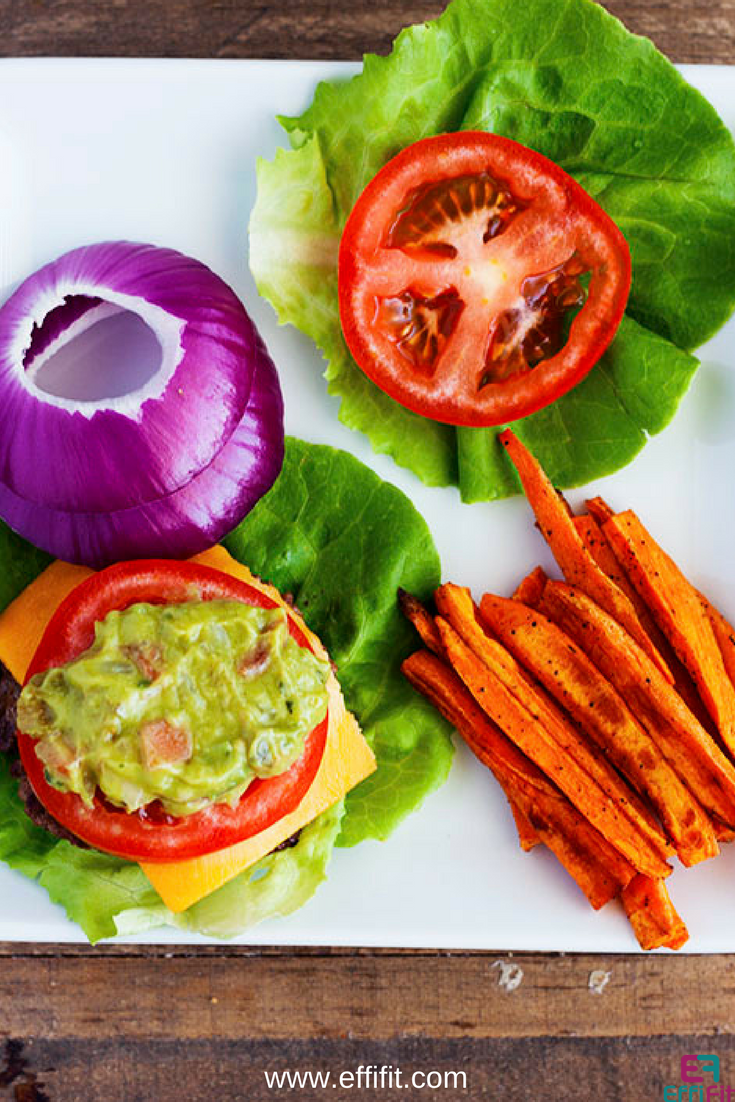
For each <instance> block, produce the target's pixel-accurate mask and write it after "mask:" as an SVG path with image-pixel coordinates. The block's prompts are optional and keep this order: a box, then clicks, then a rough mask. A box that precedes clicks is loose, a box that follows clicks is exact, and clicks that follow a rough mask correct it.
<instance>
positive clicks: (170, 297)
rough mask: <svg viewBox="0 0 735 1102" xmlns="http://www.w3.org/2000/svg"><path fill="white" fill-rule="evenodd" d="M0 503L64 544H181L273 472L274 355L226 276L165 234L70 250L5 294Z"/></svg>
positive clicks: (98, 561)
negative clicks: (167, 245) (163, 241)
mask: <svg viewBox="0 0 735 1102" xmlns="http://www.w3.org/2000/svg"><path fill="white" fill-rule="evenodd" d="M0 409H1V410H2V417H3V424H2V429H0V516H2V518H3V519H4V520H5V521H6V522H7V523H8V524H9V525H10V527H11V528H13V529H15V531H16V532H18V533H19V534H20V535H21V536H24V537H25V538H26V539H28V540H30V541H31V542H32V543H34V544H35V545H36V546H37V547H41V548H43V549H44V550H46V551H49V552H50V553H51V554H53V555H56V556H57V557H58V558H62V559H66V560H68V561H70V562H82V563H86V564H87V565H89V566H94V567H102V566H106V565H108V564H109V563H111V562H114V561H118V560H120V559H129V558H141V557H149V556H150V557H159V556H163V557H169V558H170V557H174V558H184V557H187V556H189V555H193V554H196V553H197V552H199V551H202V550H204V549H205V548H206V547H209V546H211V545H212V544H213V543H216V542H217V541H218V540H219V539H221V537H222V536H223V535H225V534H226V533H227V532H229V531H230V530H231V529H232V528H233V527H234V526H235V525H236V524H237V523H238V522H239V521H240V520H241V519H242V517H243V516H244V515H245V514H246V513H247V512H248V511H249V510H250V509H251V508H252V507H253V505H254V504H255V503H256V501H258V500H259V498H260V497H261V496H262V495H263V494H264V493H265V491H266V490H267V489H268V488H269V487H270V486H271V484H272V483H273V481H274V480H275V478H276V477H277V475H278V473H279V471H280V469H281V464H282V461H283V401H282V398H281V391H280V387H279V384H278V376H277V374H276V370H275V367H274V366H273V362H272V361H271V359H270V357H269V356H268V353H267V351H266V349H265V345H264V344H263V342H262V340H261V338H260V336H259V334H258V332H257V330H256V328H255V326H254V324H253V323H252V321H251V320H250V318H249V317H248V315H247V313H246V312H245V308H244V307H243V305H242V303H241V302H240V300H239V299H238V298H237V296H236V295H235V294H234V292H233V291H232V290H230V288H229V287H228V286H227V284H225V283H224V282H223V281H222V280H221V279H220V278H219V277H218V276H216V275H215V274H214V273H213V272H212V271H210V269H209V268H207V267H206V266H205V265H204V264H201V263H199V261H196V260H191V259H190V258H189V257H186V256H183V255H182V254H181V253H178V252H174V251H173V250H171V249H159V248H155V247H154V246H152V245H137V244H131V243H130V242H109V243H106V244H101V245H90V246H86V247H83V248H80V249H75V250H74V251H73V252H70V253H67V254H66V255H65V256H62V257H61V258H60V259H59V260H56V261H54V262H53V263H52V264H48V265H47V266H46V267H45V268H42V269H41V270H40V271H38V272H36V274H35V275H33V276H31V277H30V278H29V279H27V280H26V281H25V283H23V284H22V285H21V286H20V287H19V288H18V290H17V291H16V292H15V294H13V295H12V296H11V298H10V299H9V300H8V301H7V302H6V304H5V305H4V306H3V307H2V308H1V309H0Z"/></svg>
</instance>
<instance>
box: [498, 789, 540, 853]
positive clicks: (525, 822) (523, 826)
mask: <svg viewBox="0 0 735 1102" xmlns="http://www.w3.org/2000/svg"><path fill="white" fill-rule="evenodd" d="M506 795H507V793H506ZM508 803H509V804H510V810H511V811H512V812H513V821H514V822H515V825H516V830H517V831H518V842H519V844H520V847H521V849H522V850H523V852H524V853H530V852H531V850H532V849H535V848H536V846H540V845H541V839H540V837H539V833H538V831H537V830H536V828H535V826H534V825H533V823H532V822H531V820H530V819H529V818H528V816H527V815H526V813H525V811H522V810H521V808H520V807H519V806H518V804H517V803H516V802H515V800H514V798H513V797H512V796H508Z"/></svg>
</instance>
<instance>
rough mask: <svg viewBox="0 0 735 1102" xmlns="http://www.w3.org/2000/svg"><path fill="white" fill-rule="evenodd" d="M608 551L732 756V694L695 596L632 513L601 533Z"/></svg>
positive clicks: (734, 745) (734, 718) (734, 726)
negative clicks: (680, 665) (688, 677)
mask: <svg viewBox="0 0 735 1102" xmlns="http://www.w3.org/2000/svg"><path fill="white" fill-rule="evenodd" d="M603 531H604V533H605V535H606V536H607V538H608V540H609V541H610V544H611V546H612V549H613V551H614V552H615V554H616V556H617V558H618V560H619V561H620V563H622V565H623V567H624V568H625V571H626V573H627V575H628V577H629V578H630V580H631V582H632V583H633V585H634V586H635V587H636V589H637V590H638V592H639V593H640V595H641V597H643V599H644V600H645V602H646V604H647V605H648V607H649V608H650V610H651V612H652V614H653V618H654V619H655V621H656V623H657V624H658V626H659V627H660V628H661V631H662V632H663V633H664V635H665V636H666V638H667V639H668V640H669V642H670V643H671V645H672V646H673V648H674V650H675V651H676V654H677V655H678V657H679V659H680V661H681V662H682V663H683V664H684V666H685V667H686V669H687V670H688V671H689V673H690V674H691V676H692V679H693V680H694V683H695V685H696V686H697V688H698V689H699V695H700V696H701V698H702V700H703V701H704V704H705V707H706V708H707V711H708V712H709V714H710V715H711V716H712V719H713V720H714V721H715V724H716V726H717V730H718V731H719V733H720V736H721V738H722V741H723V742H724V743H725V746H727V748H728V750H729V751H730V753H731V754H735V688H733V685H732V683H731V681H730V678H729V677H728V676H727V672H726V670H725V665H724V662H723V660H722V654H721V653H720V648H719V646H718V643H717V639H716V638H715V633H714V630H713V627H712V624H711V622H710V618H709V616H708V615H707V612H706V611H705V609H703V608H702V602H701V599H700V597H699V594H698V592H697V590H696V589H695V588H694V586H693V585H691V583H690V582H689V581H687V579H686V578H685V577H684V575H683V574H682V572H681V570H680V569H679V567H678V566H677V565H676V563H675V562H674V560H673V559H672V558H671V557H670V556H669V555H667V554H666V552H665V551H664V550H663V549H662V548H661V547H659V545H658V544H657V543H656V541H655V540H654V539H653V538H652V536H651V535H650V533H649V532H648V531H647V530H646V528H644V526H643V525H642V524H641V522H640V520H639V519H638V517H637V516H636V514H635V513H634V512H632V510H630V509H627V510H626V511H625V512H624V513H616V514H614V516H612V517H610V519H609V520H608V521H606V523H605V526H604V529H603Z"/></svg>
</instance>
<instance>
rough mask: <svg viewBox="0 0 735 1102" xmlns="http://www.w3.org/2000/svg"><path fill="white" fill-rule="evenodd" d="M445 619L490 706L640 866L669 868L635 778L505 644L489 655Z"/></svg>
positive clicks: (441, 624) (453, 653) (465, 669)
mask: <svg viewBox="0 0 735 1102" xmlns="http://www.w3.org/2000/svg"><path fill="white" fill-rule="evenodd" d="M437 600H438V595H437ZM437 626H438V628H439V631H440V633H441V637H442V642H443V643H444V648H445V651H446V654H447V657H448V659H449V661H450V662H451V664H452V666H453V668H454V669H455V671H456V672H457V673H458V674H459V676H460V677H461V679H462V680H463V681H464V683H465V685H466V686H467V688H468V689H469V690H470V692H471V693H472V695H473V696H474V698H475V700H476V701H477V702H478V704H479V705H480V707H481V708H482V709H483V711H484V712H485V713H486V714H487V715H489V716H490V718H491V719H492V720H493V721H494V722H495V723H497V725H498V726H499V727H500V729H501V730H502V731H503V732H504V733H505V734H506V735H507V736H508V738H510V739H511V741H512V742H514V743H515V744H516V746H518V748H519V749H520V750H522V751H523V753H524V754H526V756H527V757H529V758H531V760H532V761H534V762H535V763H536V764H537V765H538V766H539V768H540V769H542V770H543V772H544V773H546V775H547V776H548V777H550V778H551V779H553V781H554V783H555V784H556V785H558V787H559V788H560V789H561V790H562V792H563V793H564V794H565V795H566V796H567V797H568V798H569V799H570V800H571V802H572V803H573V804H574V806H575V807H576V808H577V809H578V810H579V811H581V812H582V814H583V815H585V816H586V818H587V819H589V821H590V822H591V823H592V825H593V826H594V827H596V828H597V830H599V832H600V833H601V834H602V835H604V837H605V838H607V840H608V841H609V842H610V843H611V844H612V845H614V846H615V848H616V849H617V850H619V852H620V853H621V854H623V856H624V857H625V858H626V859H627V860H628V861H629V862H630V863H631V865H633V867H634V868H635V869H637V870H638V871H639V872H646V874H647V875H653V876H657V877H663V876H667V875H668V874H669V873H670V872H671V869H670V867H669V865H667V864H666V856H667V847H666V845H665V842H663V839H662V836H661V835H660V834H659V833H655V832H654V831H652V829H651V827H650V825H649V824H648V823H647V822H646V821H645V820H642V819H641V818H640V816H637V815H636V812H635V808H634V806H633V805H634V802H635V796H634V794H633V793H632V792H631V790H630V788H629V787H628V785H627V784H626V783H625V782H624V781H623V780H622V778H620V777H619V776H618V775H617V774H616V773H615V772H614V770H612V769H611V768H610V766H609V765H608V764H607V763H606V762H604V761H602V760H600V759H599V758H597V757H595V756H594V755H593V754H592V753H591V752H590V749H589V747H588V746H587V745H586V743H585V742H584V740H583V738H582V737H581V735H580V734H579V732H578V731H577V730H576V728H575V727H573V726H572V724H570V723H568V722H567V721H566V720H565V719H564V717H563V715H562V714H561V713H560V712H559V710H558V709H557V708H556V706H555V705H554V704H553V702H552V701H551V700H550V699H549V698H548V697H546V694H545V693H544V692H543V690H541V689H540V688H539V689H537V688H535V687H534V686H533V685H532V683H531V682H530V679H529V678H528V677H527V676H526V675H525V674H524V673H523V672H522V671H521V670H520V667H518V663H517V662H516V661H515V659H514V658H512V656H511V655H510V654H508V652H507V651H505V648H503V647H501V645H500V644H499V643H497V642H495V641H494V640H492V639H487V637H485V638H486V645H485V646H484V647H483V652H482V658H481V657H480V656H479V655H478V654H476V653H475V651H474V650H473V649H472V648H471V646H470V645H468V643H467V642H465V639H464V638H463V637H462V636H461V635H460V634H459V633H458V632H457V631H456V630H455V628H454V627H453V626H452V624H450V623H449V622H448V621H447V620H445V619H444V618H443V617H441V616H440V617H437ZM480 630H481V629H480ZM482 634H484V633H482ZM497 652H499V654H498V653H497ZM509 671H510V672H509Z"/></svg>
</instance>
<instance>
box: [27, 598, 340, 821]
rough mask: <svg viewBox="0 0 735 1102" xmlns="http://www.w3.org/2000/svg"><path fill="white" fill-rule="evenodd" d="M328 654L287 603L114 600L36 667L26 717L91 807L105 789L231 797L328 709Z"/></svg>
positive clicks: (286, 753) (174, 801) (111, 797)
mask: <svg viewBox="0 0 735 1102" xmlns="http://www.w3.org/2000/svg"><path fill="white" fill-rule="evenodd" d="M328 673H329V664H328V662H326V661H325V660H322V659H320V658H317V657H316V656H315V655H314V654H312V653H311V651H309V650H307V649H306V648H304V647H300V646H299V645H298V643H296V641H295V640H294V639H293V638H292V637H291V635H290V633H289V630H288V621H287V616H286V613H285V611H284V610H283V609H282V608H274V609H262V608H255V607H252V606H250V605H247V604H244V603H242V602H240V601H226V600H219V601H188V602H185V603H182V604H174V605H151V604H137V605H132V606H131V607H130V608H127V609H125V610H124V611H122V612H110V613H108V615H107V616H106V617H105V619H104V620H102V621H101V622H99V623H98V624H96V625H95V640H94V643H93V644H92V646H91V647H90V648H89V650H87V651H85V652H84V653H83V654H81V655H80V656H79V657H78V658H76V659H74V661H72V662H69V663H67V664H66V665H65V666H60V667H58V668H55V669H51V670H48V671H46V672H45V673H40V674H36V675H35V676H34V677H32V678H31V680H30V681H29V682H28V684H27V685H26V686H25V688H24V689H23V691H22V693H21V695H20V699H19V701H18V727H19V729H20V730H21V731H22V732H23V733H24V734H27V735H30V736H32V737H33V738H35V739H37V740H38V741H37V745H36V753H37V754H38V757H39V758H40V760H41V761H42V762H43V763H44V766H45V769H46V779H47V781H48V783H49V784H52V785H54V786H55V787H56V788H58V789H60V790H62V791H64V792H75V793H76V794H77V795H78V796H80V797H81V799H82V800H83V801H84V803H85V804H86V805H87V806H91V805H92V803H93V800H94V796H95V792H96V791H97V789H99V790H100V791H101V792H102V794H103V795H104V796H105V798H106V799H107V800H108V801H109V802H110V803H112V804H114V805H115V806H117V807H121V808H124V809H125V810H127V811H130V812H133V811H137V810H139V809H140V808H142V807H145V806H146V805H147V804H150V803H152V802H153V801H155V800H158V801H160V803H161V805H162V806H163V809H164V810H165V811H166V812H167V813H168V814H170V815H175V816H184V815H191V814H193V813H194V812H197V811H200V810H202V808H204V807H207V806H208V805H210V804H213V803H229V804H231V805H233V806H234V805H235V804H236V803H237V801H238V800H239V799H240V797H241V795H242V794H243V792H244V791H245V789H246V788H247V787H248V785H249V784H250V783H251V781H252V780H254V779H255V778H256V777H274V776H277V775H278V774H279V773H283V772H285V770H287V769H288V768H289V767H290V766H291V765H293V763H294V762H295V761H297V760H298V759H299V757H300V756H301V754H302V753H303V749H304V743H305V740H306V737H307V735H308V734H309V732H310V731H311V730H313V728H314V727H316V726H317V725H318V724H319V723H320V722H321V721H322V720H323V719H324V717H325V715H326V712H327V688H326V682H327V676H328Z"/></svg>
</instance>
